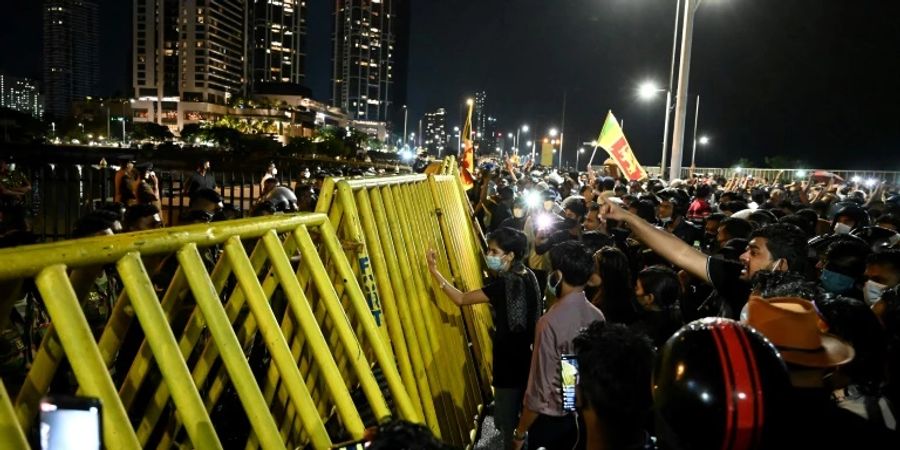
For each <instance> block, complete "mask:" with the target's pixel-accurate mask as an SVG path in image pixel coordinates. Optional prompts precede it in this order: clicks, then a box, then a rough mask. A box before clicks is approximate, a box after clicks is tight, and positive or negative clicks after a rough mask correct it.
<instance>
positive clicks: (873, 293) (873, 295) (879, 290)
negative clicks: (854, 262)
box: [863, 280, 888, 306]
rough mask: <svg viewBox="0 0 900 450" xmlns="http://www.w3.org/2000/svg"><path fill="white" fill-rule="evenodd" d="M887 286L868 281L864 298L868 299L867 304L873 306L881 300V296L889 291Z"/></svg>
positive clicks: (864, 290) (864, 289)
mask: <svg viewBox="0 0 900 450" xmlns="http://www.w3.org/2000/svg"><path fill="white" fill-rule="evenodd" d="M887 288H888V287H887V285H885V284H881V283H876V282H874V281H872V280H869V281H866V285H865V287H864V288H863V296H864V297H865V299H866V303H868V304H869V306H872V305H873V304H875V302H877V301H878V300H881V296H882V295H883V294H884V291H886V290H887Z"/></svg>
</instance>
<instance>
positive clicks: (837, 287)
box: [819, 269, 854, 294]
mask: <svg viewBox="0 0 900 450" xmlns="http://www.w3.org/2000/svg"><path fill="white" fill-rule="evenodd" d="M819 280H820V281H821V282H822V287H823V288H825V290H826V291H828V292H831V293H834V294H843V293H845V292H847V291H849V290H850V289H853V284H854V280H853V278H852V277H849V276H847V275H844V274H841V273H837V272H833V271H831V270H828V269H823V270H822V275H821V276H820V277H819Z"/></svg>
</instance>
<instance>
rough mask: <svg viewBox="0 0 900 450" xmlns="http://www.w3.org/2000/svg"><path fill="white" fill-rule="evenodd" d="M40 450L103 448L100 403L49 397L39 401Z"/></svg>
mask: <svg viewBox="0 0 900 450" xmlns="http://www.w3.org/2000/svg"><path fill="white" fill-rule="evenodd" d="M40 433H41V449H43V450H88V449H90V450H97V449H100V448H102V447H103V432H102V415H101V407H100V399H97V398H93V397H74V396H51V397H44V398H43V399H42V400H41V429H40Z"/></svg>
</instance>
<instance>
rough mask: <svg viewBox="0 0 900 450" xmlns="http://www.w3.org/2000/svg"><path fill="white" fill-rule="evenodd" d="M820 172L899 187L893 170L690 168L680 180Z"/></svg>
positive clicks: (652, 169)
mask: <svg viewBox="0 0 900 450" xmlns="http://www.w3.org/2000/svg"><path fill="white" fill-rule="evenodd" d="M644 169H646V170H647V173H648V174H650V175H651V176H652V175H658V174H659V166H644ZM817 171H822V172H829V173H833V174H835V175H837V176H839V177H841V178H843V179H844V180H847V181H851V180H858V181H866V180H875V181H883V182H885V183H887V184H890V185H894V186H897V185H900V171H895V170H846V169H760V168H753V167H697V168H694V169H693V170H692V169H691V168H690V167H682V168H681V178H689V177H690V176H691V174H692V173H693V174H697V175H709V174H712V175H714V176H722V177H725V178H731V177H732V176H735V175H737V176H745V175H750V176H753V177H754V178H764V179H767V180H772V179H774V178H775V177H776V176H777V175H778V174H779V173H781V172H783V174H782V178H781V179H782V180H794V179H798V180H799V179H806V178H807V177H809V175H810V174H812V173H814V172H817Z"/></svg>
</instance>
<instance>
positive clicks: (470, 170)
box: [459, 104, 475, 191]
mask: <svg viewBox="0 0 900 450" xmlns="http://www.w3.org/2000/svg"><path fill="white" fill-rule="evenodd" d="M462 136H463V138H462V139H463V148H464V150H463V154H462V158H460V159H459V178H460V180H461V181H462V185H463V188H465V190H467V191H468V190H469V189H472V187H473V186H475V175H474V174H475V143H474V142H472V104H470V105H469V111H468V113H466V124H465V125H464V126H463V129H462Z"/></svg>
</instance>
